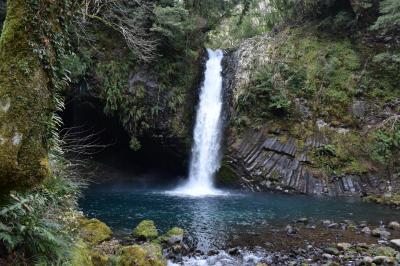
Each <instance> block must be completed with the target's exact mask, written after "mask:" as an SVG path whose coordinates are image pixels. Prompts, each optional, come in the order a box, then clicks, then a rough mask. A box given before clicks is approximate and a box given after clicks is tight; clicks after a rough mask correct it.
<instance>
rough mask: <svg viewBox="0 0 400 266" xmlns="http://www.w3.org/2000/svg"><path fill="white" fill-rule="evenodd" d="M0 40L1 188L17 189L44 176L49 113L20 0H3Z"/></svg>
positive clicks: (41, 73)
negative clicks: (4, 10) (4, 9)
mask: <svg viewBox="0 0 400 266" xmlns="http://www.w3.org/2000/svg"><path fill="white" fill-rule="evenodd" d="M7 10H8V12H7V17H6V20H5V23H4V30H3V33H2V35H1V39H0V62H1V64H0V101H1V102H2V103H7V105H8V106H9V107H8V108H4V109H1V110H0V125H1V126H0V139H1V141H0V187H1V189H2V190H4V189H5V190H7V189H9V188H21V187H26V186H30V185H32V184H35V183H38V181H40V180H42V179H43V178H45V177H48V176H49V173H50V171H49V169H48V168H47V164H43V163H42V162H43V161H46V156H47V153H46V140H45V138H44V137H45V134H46V128H47V121H48V120H49V117H50V115H51V112H49V110H51V109H50V106H51V93H50V91H49V89H48V84H47V82H48V78H47V76H46V73H45V72H44V70H43V68H42V65H41V63H40V60H39V58H38V57H37V55H36V54H35V53H33V51H32V48H31V47H30V42H31V41H33V40H32V39H33V38H34V36H32V31H33V29H32V26H31V25H30V23H29V22H27V21H26V19H25V18H27V17H31V16H33V15H32V14H30V10H29V8H28V6H27V3H26V2H25V1H23V0H16V1H8V6H7Z"/></svg>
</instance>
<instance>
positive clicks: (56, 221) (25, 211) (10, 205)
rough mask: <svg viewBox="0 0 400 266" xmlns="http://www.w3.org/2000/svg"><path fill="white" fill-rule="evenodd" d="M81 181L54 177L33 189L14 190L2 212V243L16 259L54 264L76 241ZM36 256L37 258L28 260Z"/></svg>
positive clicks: (0, 219)
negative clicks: (75, 228) (75, 221)
mask: <svg viewBox="0 0 400 266" xmlns="http://www.w3.org/2000/svg"><path fill="white" fill-rule="evenodd" d="M78 195H79V184H78V183H77V182H75V181H73V180H71V179H66V178H63V177H53V178H50V179H48V180H46V181H45V182H44V183H43V184H42V185H41V186H40V187H38V188H36V189H34V190H33V191H30V192H21V193H15V192H14V193H10V195H9V197H7V198H6V199H3V203H2V208H1V211H0V246H3V248H4V249H5V250H6V252H7V253H8V254H9V256H11V254H12V256H14V258H13V261H14V263H16V262H17V261H20V262H22V261H24V262H26V263H28V264H30V263H40V262H46V263H50V264H51V263H52V262H56V261H60V260H61V259H62V258H64V259H65V258H66V255H67V252H68V249H69V248H70V247H71V245H72V243H73V236H74V231H73V228H74V210H75V208H76V202H77V197H78ZM27 258H32V260H33V261H26V260H27Z"/></svg>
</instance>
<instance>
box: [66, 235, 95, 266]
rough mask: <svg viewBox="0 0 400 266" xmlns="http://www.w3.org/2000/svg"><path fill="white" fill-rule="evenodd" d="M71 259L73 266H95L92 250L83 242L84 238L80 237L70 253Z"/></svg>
mask: <svg viewBox="0 0 400 266" xmlns="http://www.w3.org/2000/svg"><path fill="white" fill-rule="evenodd" d="M69 261H70V264H71V265H72V266H93V265H94V264H93V262H92V257H91V250H90V248H89V247H88V246H87V244H85V242H83V240H82V239H79V240H78V241H77V243H76V244H75V246H74V247H73V248H72V250H71V253H70V255H69Z"/></svg>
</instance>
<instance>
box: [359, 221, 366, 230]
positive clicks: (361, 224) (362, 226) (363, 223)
mask: <svg viewBox="0 0 400 266" xmlns="http://www.w3.org/2000/svg"><path fill="white" fill-rule="evenodd" d="M358 226H359V227H361V228H364V227H367V226H368V224H367V222H366V221H362V222H360V224H359V225H358Z"/></svg>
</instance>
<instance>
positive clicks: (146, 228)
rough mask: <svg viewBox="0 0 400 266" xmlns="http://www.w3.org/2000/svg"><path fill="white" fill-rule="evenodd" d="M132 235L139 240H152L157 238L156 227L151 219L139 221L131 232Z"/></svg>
mask: <svg viewBox="0 0 400 266" xmlns="http://www.w3.org/2000/svg"><path fill="white" fill-rule="evenodd" d="M132 234H133V236H134V237H136V238H139V239H141V240H152V239H155V238H157V236H158V232H157V228H156V226H155V224H154V222H153V221H152V220H143V221H141V222H140V223H139V224H138V225H137V226H136V228H135V229H134V230H133V232H132Z"/></svg>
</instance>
